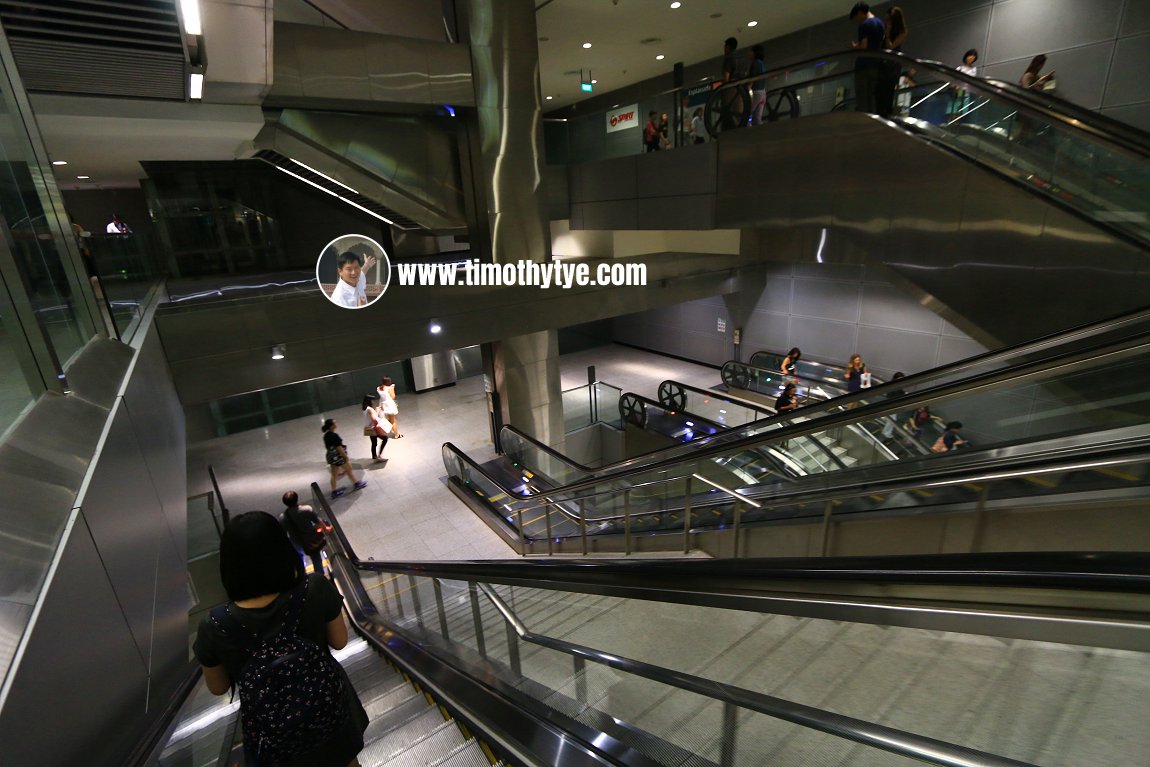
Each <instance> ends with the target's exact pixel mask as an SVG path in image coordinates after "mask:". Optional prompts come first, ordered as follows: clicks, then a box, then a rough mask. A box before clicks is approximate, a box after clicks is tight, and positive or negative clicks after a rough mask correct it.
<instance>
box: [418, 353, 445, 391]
mask: <svg viewBox="0 0 1150 767" xmlns="http://www.w3.org/2000/svg"><path fill="white" fill-rule="evenodd" d="M409 362H410V363H411V380H412V384H413V388H414V389H415V391H417V392H419V391H427V390H428V389H435V388H438V387H440V386H448V385H450V384H453V383H455V359H454V356H453V353H452V352H451V351H450V350H448V351H443V352H434V353H432V354H424V355H421V356H419V357H412V358H411V359H410V360H409Z"/></svg>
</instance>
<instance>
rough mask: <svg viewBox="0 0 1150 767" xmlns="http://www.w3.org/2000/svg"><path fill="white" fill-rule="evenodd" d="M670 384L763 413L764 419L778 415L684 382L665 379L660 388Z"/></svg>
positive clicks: (747, 402) (744, 401) (729, 396)
mask: <svg viewBox="0 0 1150 767" xmlns="http://www.w3.org/2000/svg"><path fill="white" fill-rule="evenodd" d="M668 383H670V384H674V385H675V386H679V387H681V388H683V389H687V390H689V391H693V392H697V393H699V394H703V395H706V396H708V397H710V398H712V399H716V400H722V401H723V402H729V403H731V404H732V405H737V406H739V407H743V408H746V409H747V410H754V411H755V412H758V413H762V414H763V417H764V418H767V417H770V416H773V415H775V414H776V413H775V409H774V408H772V407H767V406H766V405H760V404H758V403H756V402H751V401H750V400H745V399H739V398H738V397H732V396H731V395H730V394H728V393H726V392H721V391H713V390H711V389H704V388H702V387H701V386H692V385H691V384H688V383H683V382H682V381H676V380H674V379H673V378H668V379H665V380H664V381H662V382H660V383H659V387H660V388H662V387H663V384H668ZM664 407H666V406H665V405H664ZM683 412H689V411H686V410H684V411H683ZM756 420H758V419H756Z"/></svg>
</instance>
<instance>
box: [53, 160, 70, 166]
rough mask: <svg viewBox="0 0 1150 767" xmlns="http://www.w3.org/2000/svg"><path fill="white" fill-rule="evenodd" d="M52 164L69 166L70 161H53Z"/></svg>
mask: <svg viewBox="0 0 1150 767" xmlns="http://www.w3.org/2000/svg"><path fill="white" fill-rule="evenodd" d="M52 164H53V165H67V164H68V161H67V160H53V161H52Z"/></svg>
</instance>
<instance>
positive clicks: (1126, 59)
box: [1058, 3, 1150, 106]
mask: <svg viewBox="0 0 1150 767" xmlns="http://www.w3.org/2000/svg"><path fill="white" fill-rule="evenodd" d="M1143 6H1144V7H1145V8H1147V9H1150V3H1143ZM1146 15H1147V17H1150V10H1147V12H1146ZM1139 72H1142V73H1145V72H1150V34H1145V35H1140V36H1138V37H1128V38H1126V39H1124V40H1119V41H1118V42H1117V44H1116V45H1115V46H1114V59H1113V61H1111V62H1110V69H1109V71H1108V72H1107V78H1106V92H1105V94H1104V95H1103V98H1102V104H1103V106H1120V105H1123V104H1131V103H1134V102H1143V103H1144V102H1146V101H1147V92H1146V78H1145V76H1141V77H1140V76H1139V75H1138V73H1139ZM1058 82H1059V85H1061V84H1062V72H1061V70H1059V74H1058Z"/></svg>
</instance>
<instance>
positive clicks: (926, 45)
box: [911, 0, 991, 66]
mask: <svg viewBox="0 0 1150 767" xmlns="http://www.w3.org/2000/svg"><path fill="white" fill-rule="evenodd" d="M964 5H967V6H971V7H969V8H966V9H963V10H960V9H959V8H955V9H954V10H955V12H954V14H953V15H951V12H950V10H949V9H948V10H945V11H944V10H943V9H944V8H946V6H944V5H943V4H941V3H940V4H938V5H928V6H923V7H922V8H921V9H919V8H916V9H915V14H914V15H915V23H914V44H913V50H914V53H912V54H911V55H913V56H923V57H926V58H931V59H934V60H936V61H941V62H943V63H945V64H950V65H951V66H957V65H958V64H959V63H960V62H961V61H962V54H964V53H966V51H967V50H968V49H970V48H977V49H978V50H979V51H982V62H981V63H985V62H986V60H987V59H986V38H987V35H989V34H990V8H991V3H988V2H978V1H977V0H975V1H974V2H967V3H964ZM931 11H933V13H931ZM940 12H941V13H940ZM924 15H925V16H926V18H924ZM940 15H941V16H942V17H941V18H940Z"/></svg>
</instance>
